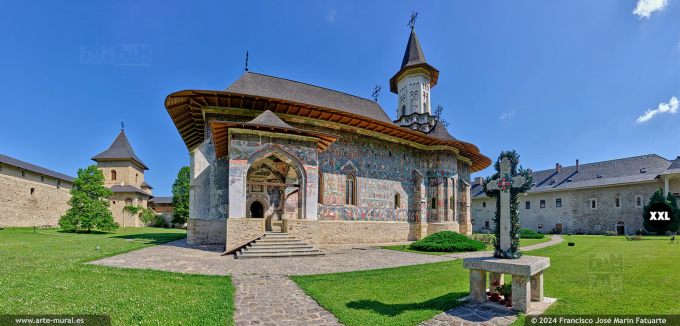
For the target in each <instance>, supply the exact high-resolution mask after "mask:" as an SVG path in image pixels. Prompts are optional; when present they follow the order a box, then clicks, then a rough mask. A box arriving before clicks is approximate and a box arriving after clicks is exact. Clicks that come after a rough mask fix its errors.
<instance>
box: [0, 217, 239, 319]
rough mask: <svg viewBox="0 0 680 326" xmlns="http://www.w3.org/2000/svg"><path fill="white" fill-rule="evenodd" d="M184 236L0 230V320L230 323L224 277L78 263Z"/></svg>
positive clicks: (145, 231)
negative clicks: (89, 317)
mask: <svg viewBox="0 0 680 326" xmlns="http://www.w3.org/2000/svg"><path fill="white" fill-rule="evenodd" d="M185 236H186V233H185V231H184V230H174V229H160V228H122V229H119V230H118V231H116V232H115V233H92V234H84V233H82V234H71V233H62V232H58V231H57V230H54V229H50V230H40V229H39V230H37V232H36V233H34V232H33V229H28V228H9V229H5V230H2V231H0V289H1V291H2V299H0V314H105V315H110V316H111V319H112V320H113V324H114V325H122V324H125V325H133V324H134V325H170V324H173V325H176V324H180V323H181V324H184V325H187V324H200V325H225V324H229V325H231V324H233V319H232V315H233V309H234V307H233V291H234V290H233V287H232V285H231V280H230V278H229V277H224V276H222V277H217V276H204V275H187V274H179V273H168V272H160V271H151V270H133V269H120V268H111V267H104V266H94V265H88V264H85V263H84V262H88V261H92V260H96V259H99V258H103V257H107V256H112V255H116V254H120V253H124V252H127V251H131V250H135V249H140V248H144V247H148V246H152V245H154V244H159V243H163V242H167V241H171V240H175V239H180V238H183V237H185ZM97 247H99V250H98V251H97V250H96V248H97Z"/></svg>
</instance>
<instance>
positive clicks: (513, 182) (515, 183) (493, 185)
mask: <svg viewBox="0 0 680 326" xmlns="http://www.w3.org/2000/svg"><path fill="white" fill-rule="evenodd" d="M500 168H501V170H500V176H499V177H498V179H493V180H491V181H490V182H489V183H488V184H487V185H486V188H487V189H489V190H498V191H499V192H500V201H501V206H500V210H501V212H500V213H501V214H500V217H501V219H500V220H501V221H500V223H501V225H500V234H497V235H496V236H498V237H499V241H500V246H501V250H503V251H506V250H508V249H510V246H511V245H512V239H511V238H510V228H511V225H510V190H511V189H513V188H521V187H522V186H524V183H526V179H525V178H524V177H523V176H515V177H513V176H511V175H510V172H511V171H510V168H511V166H510V160H509V159H508V158H507V157H504V158H503V159H502V160H501V162H500Z"/></svg>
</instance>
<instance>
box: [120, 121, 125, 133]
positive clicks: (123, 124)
mask: <svg viewBox="0 0 680 326" xmlns="http://www.w3.org/2000/svg"><path fill="white" fill-rule="evenodd" d="M120 131H125V122H123V121H121V122H120Z"/></svg>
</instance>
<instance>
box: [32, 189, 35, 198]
mask: <svg viewBox="0 0 680 326" xmlns="http://www.w3.org/2000/svg"><path fill="white" fill-rule="evenodd" d="M33 194H35V188H31V196H32V195H33Z"/></svg>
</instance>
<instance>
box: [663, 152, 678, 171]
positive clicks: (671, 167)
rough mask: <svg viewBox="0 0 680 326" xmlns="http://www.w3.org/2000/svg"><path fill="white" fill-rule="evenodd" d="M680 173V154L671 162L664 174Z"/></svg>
mask: <svg viewBox="0 0 680 326" xmlns="http://www.w3.org/2000/svg"><path fill="white" fill-rule="evenodd" d="M676 173H680V156H678V157H677V158H676V159H675V160H673V162H671V165H669V166H668V168H667V169H666V171H664V172H663V173H661V174H663V175H665V174H676Z"/></svg>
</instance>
